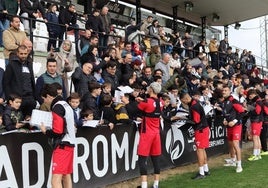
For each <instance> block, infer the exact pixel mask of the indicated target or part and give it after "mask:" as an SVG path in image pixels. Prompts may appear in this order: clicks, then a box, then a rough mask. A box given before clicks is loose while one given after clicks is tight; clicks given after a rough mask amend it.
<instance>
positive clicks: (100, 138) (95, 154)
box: [92, 135, 113, 177]
mask: <svg viewBox="0 0 268 188" xmlns="http://www.w3.org/2000/svg"><path fill="white" fill-rule="evenodd" d="M98 144H102V149H103V151H102V152H98ZM111 144H113V143H111ZM108 151H109V147H108V141H107V139H106V138H105V136H103V135H98V136H96V137H95V138H94V140H93V142H92V161H93V172H94V174H95V175H96V176H97V177H103V176H105V174H106V173H107V172H108V167H109V158H108ZM100 153H103V156H99V154H100ZM100 157H103V168H102V169H99V165H98V161H99V159H100Z"/></svg>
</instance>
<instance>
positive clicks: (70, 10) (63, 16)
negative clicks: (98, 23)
mask: <svg viewBox="0 0 268 188" xmlns="http://www.w3.org/2000/svg"><path fill="white" fill-rule="evenodd" d="M76 21H77V14H76V10H75V5H74V4H70V5H69V6H67V7H66V8H65V9H63V10H61V11H60V14H59V23H60V24H62V25H63V26H61V32H60V35H59V38H60V39H63V35H64V33H65V35H66V38H67V31H71V30H74V38H75V44H76V49H78V48H77V42H78V39H79V30H78V28H79V26H78V25H77V23H76ZM61 43H62V41H60V42H59V46H61Z"/></svg>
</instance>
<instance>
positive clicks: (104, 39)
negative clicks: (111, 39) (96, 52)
mask: <svg viewBox="0 0 268 188" xmlns="http://www.w3.org/2000/svg"><path fill="white" fill-rule="evenodd" d="M108 12H109V8H108V7H107V6H103V7H102V9H101V13H100V18H101V23H102V26H103V29H104V34H101V35H100V36H99V37H100V48H102V50H101V51H102V52H104V51H105V50H106V47H107V43H108V35H107V34H109V32H110V25H111V16H110V14H109V13H108ZM100 55H102V54H100Z"/></svg>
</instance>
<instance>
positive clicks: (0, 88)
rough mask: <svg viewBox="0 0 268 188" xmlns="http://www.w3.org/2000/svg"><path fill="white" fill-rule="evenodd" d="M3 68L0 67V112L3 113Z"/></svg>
mask: <svg viewBox="0 0 268 188" xmlns="http://www.w3.org/2000/svg"><path fill="white" fill-rule="evenodd" d="M3 77H4V69H2V68H0V114H3V112H4V109H5V106H4V105H5V93H4V88H3Z"/></svg>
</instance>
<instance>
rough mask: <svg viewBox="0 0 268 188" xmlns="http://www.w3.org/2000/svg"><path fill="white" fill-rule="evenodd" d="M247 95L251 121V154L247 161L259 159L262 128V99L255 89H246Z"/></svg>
mask: <svg viewBox="0 0 268 188" xmlns="http://www.w3.org/2000/svg"><path fill="white" fill-rule="evenodd" d="M247 96H248V98H249V100H250V103H249V105H248V111H249V117H250V121H251V125H250V126H251V134H252V140H253V155H252V156H250V157H249V158H248V160H249V161H256V160H260V159H261V155H260V154H261V141H260V134H261V129H262V121H263V117H262V113H263V112H262V111H263V110H262V101H261V98H260V97H259V96H258V94H257V91H256V90H255V89H250V90H248V93H247Z"/></svg>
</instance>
